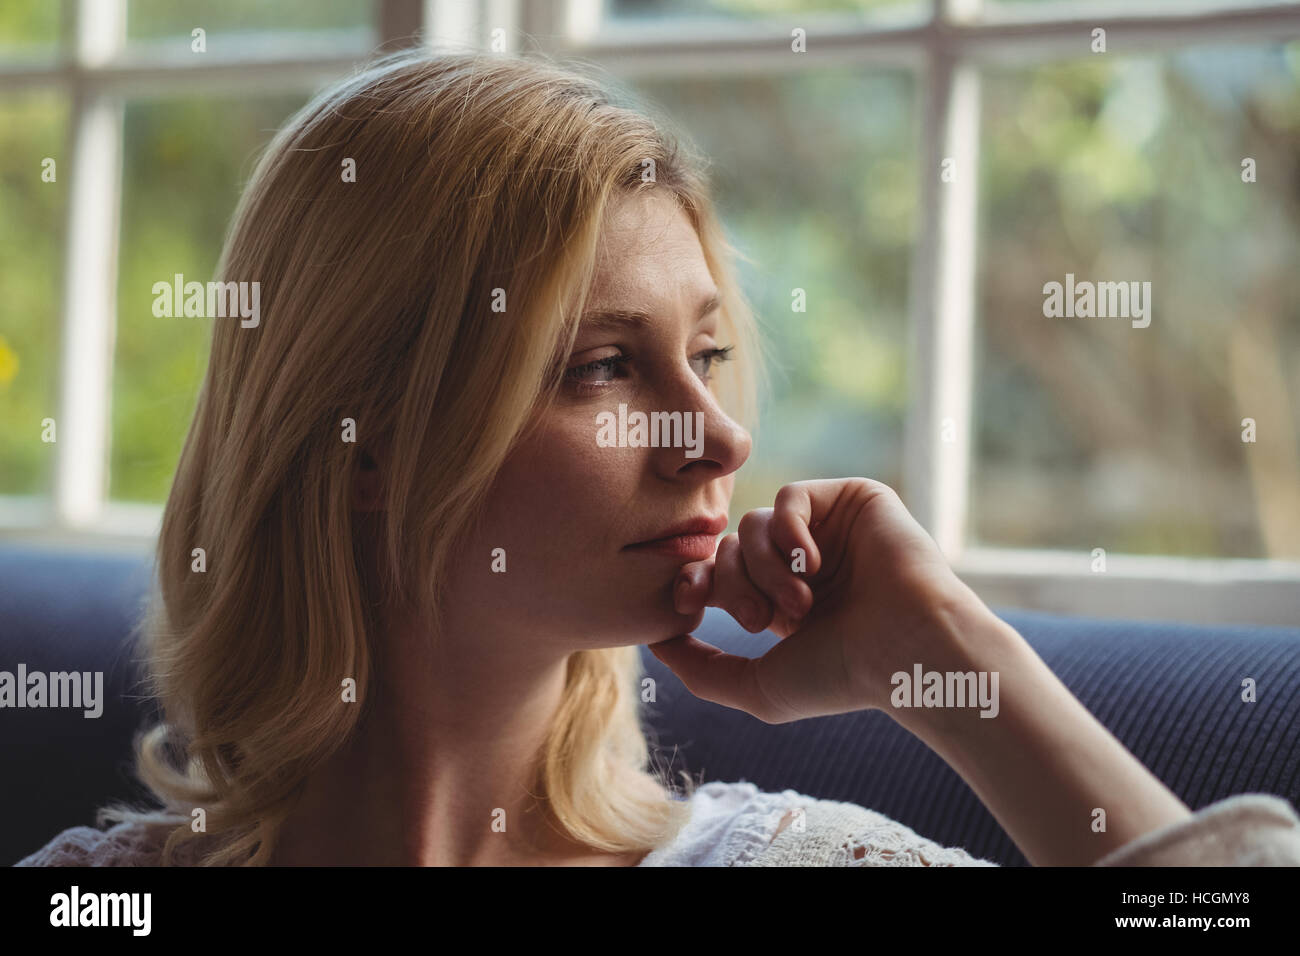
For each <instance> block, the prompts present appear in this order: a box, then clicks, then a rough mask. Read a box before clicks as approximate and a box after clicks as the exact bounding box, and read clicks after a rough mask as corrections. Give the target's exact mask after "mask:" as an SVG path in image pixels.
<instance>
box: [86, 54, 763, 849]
mask: <svg viewBox="0 0 1300 956" xmlns="http://www.w3.org/2000/svg"><path fill="white" fill-rule="evenodd" d="M347 159H353V160H354V161H355V169H356V175H355V182H346V181H344V177H343V176H342V175H341V172H342V170H343V168H344V164H345V160H347ZM645 160H652V161H653V163H652V164H650V163H646V162H644V161H645ZM647 169H652V170H653V176H652V177H649V178H648V177H646V176H645V170H647ZM642 189H655V190H666V191H667V192H668V193H669V194H670V195H671V196H673V197H675V198H676V200H677V201H678V203H679V205H680V208H682V209H683V210H684V211H685V213H686V214H687V216H688V217H689V218H690V221H691V222H692V224H693V225H694V227H695V229H696V232H697V233H698V236H699V238H700V243H701V247H702V248H703V250H704V254H705V258H706V260H707V263H708V265H709V268H710V270H711V272H712V274H713V278H714V280H715V282H716V283H717V286H718V290H719V294H720V298H721V300H722V321H723V332H724V333H725V334H727V335H729V336H730V337H731V338H732V340H733V341H734V342H736V344H737V345H738V346H739V347H738V348H737V349H736V352H737V353H738V354H739V356H740V357H741V361H739V362H734V363H730V364H729V365H728V366H725V367H724V368H722V369H720V370H719V372H718V376H717V381H718V386H717V387H718V389H719V391H718V395H719V400H720V401H722V402H723V404H724V406H726V407H728V409H729V410H730V411H731V412H732V414H733V415H734V416H735V417H737V418H738V419H740V420H741V421H749V420H752V418H753V414H754V395H755V390H756V373H757V372H758V369H759V366H758V363H757V351H756V348H757V341H756V334H755V328H754V321H753V316H752V312H751V310H750V308H749V305H748V304H747V302H746V301H745V299H744V297H743V295H742V294H741V292H740V290H739V287H738V284H737V282H736V279H735V277H734V275H733V273H732V269H731V265H730V263H731V260H732V257H733V256H734V255H736V254H737V253H736V250H735V249H733V248H732V247H731V246H730V245H729V244H728V243H727V242H726V240H725V238H724V236H723V233H722V229H721V226H720V224H719V222H718V220H717V218H716V214H715V212H714V210H713V207H712V205H711V201H710V199H709V196H708V193H707V186H706V179H705V177H704V173H703V165H702V163H701V162H700V161H699V160H698V158H696V157H695V155H694V154H688V153H687V152H686V151H685V149H684V147H683V145H682V143H681V142H680V141H679V140H678V139H677V138H675V137H671V136H670V135H669V134H668V133H666V132H665V131H664V128H663V125H662V124H661V123H659V122H656V121H655V120H654V119H652V118H651V116H650V115H649V114H648V113H647V112H646V109H645V107H644V106H642V107H641V108H640V109H633V108H628V107H626V106H622V105H619V104H618V103H616V102H615V101H614V99H613V94H611V93H610V91H609V90H608V89H606V88H605V87H604V86H602V84H601V83H600V82H598V81H597V80H596V79H593V78H592V77H589V76H586V75H584V74H582V73H581V72H579V71H578V70H577V69H575V68H573V67H562V66H560V65H557V64H556V63H554V62H552V61H550V60H549V59H547V58H545V57H542V56H540V55H530V56H527V57H507V56H501V55H488V54H484V53H476V52H467V53H437V54H434V53H429V52H425V51H420V52H405V53H401V54H396V55H392V56H388V57H385V58H383V59H381V60H378V61H376V62H375V63H374V64H372V65H371V66H370V67H368V68H367V69H365V70H364V71H362V72H360V73H359V74H358V75H356V76H354V77H352V78H351V79H348V80H346V81H344V82H342V83H341V84H339V85H338V86H336V87H335V88H333V89H331V90H328V91H326V92H324V93H322V94H321V95H320V96H318V97H317V98H316V99H315V100H314V101H313V102H312V103H310V104H309V105H307V106H306V107H304V108H303V109H302V110H301V111H300V112H299V113H298V114H297V115H296V116H294V117H293V118H292V119H291V120H290V121H289V123H288V124H287V126H286V127H285V128H284V129H283V130H281V131H280V132H279V133H278V135H277V136H276V137H275V138H274V140H273V141H272V143H271V144H270V146H269V148H268V150H267V152H266V154H265V155H264V156H263V157H262V159H261V161H260V163H259V165H258V167H257V169H256V172H255V173H254V175H253V178H252V181H251V183H250V184H249V186H248V187H247V189H246V191H245V192H244V194H243V197H242V199H241V200H240V203H239V207H238V210H237V212H236V215H235V218H234V221H233V223H232V226H231V229H230V232H229V234H228V236H227V240H226V245H225V248H224V250H223V253H222V257H221V262H220V264H219V266H218V270H217V271H218V275H219V278H220V279H221V281H227V282H229V281H250V282H251V281H257V282H259V283H260V291H261V312H262V319H261V322H260V324H259V325H258V326H257V327H256V328H244V327H242V326H241V324H240V323H239V321H238V320H237V319H236V320H230V319H225V320H223V319H217V320H216V321H215V328H214V330H213V336H212V349H211V358H210V362H209V365H208V369H207V373H206V376H205V378H204V381H203V385H202V389H201V391H200V394H199V398H198V405H197V409H196V411H195V415H194V419H193V422H192V424H191V426H190V430H189V434H188V436H187V438H186V441H185V445H184V450H183V451H182V454H181V458H180V462H179V465H178V467H177V470H176V475H175V479H174V482H173V485H172V488H171V492H170V495H169V497H168V500H167V505H166V510H165V513H164V517H163V523H162V529H161V533H160V536H159V539H158V544H157V555H156V577H157V587H156V591H155V594H154V595H153V599H152V601H151V604H150V607H149V609H148V613H147V615H146V616H145V619H144V621H143V622H142V628H141V632H140V640H141V643H142V646H143V650H144V657H145V661H146V664H147V676H146V681H147V688H148V690H149V692H150V693H151V694H152V695H153V696H154V697H155V698H156V699H157V700H158V702H159V704H160V705H161V708H162V711H161V713H162V720H161V722H160V723H158V724H157V725H155V726H153V727H151V728H149V729H148V730H147V732H143V733H142V734H141V735H140V736H139V737H138V738H137V742H136V751H137V752H136V774H137V776H138V777H139V778H140V780H141V781H142V782H143V783H144V784H145V785H146V786H147V787H148V788H149V789H150V790H151V791H152V792H153V794H154V795H155V796H156V797H157V798H158V799H159V800H160V801H161V802H162V804H163V809H162V810H155V811H150V810H140V809H134V808H131V807H129V806H126V805H123V804H115V805H112V806H110V807H106V808H104V809H103V810H101V811H100V816H99V822H100V825H101V826H102V825H104V824H105V823H106V822H120V821H128V820H129V821H136V822H140V823H146V824H151V825H158V826H162V827H167V828H170V832H169V833H167V837H166V841H165V845H164V852H163V863H164V864H165V865H170V864H172V863H174V862H177V861H178V860H180V859H181V856H178V854H180V852H181V851H182V849H184V850H185V851H186V852H185V853H184V856H185V857H186V858H189V859H192V860H193V862H197V863H199V864H201V865H229V864H246V865H262V864H265V863H266V862H268V860H269V859H270V858H271V855H272V853H273V851H274V847H275V843H276V838H277V834H278V832H279V828H280V826H281V825H282V824H283V822H284V820H285V819H286V817H287V816H288V815H289V813H290V812H291V810H292V809H293V806H294V804H295V802H296V800H297V798H298V797H299V795H300V794H301V792H302V789H303V785H304V783H305V781H306V779H307V778H308V776H309V775H310V774H311V773H312V772H313V771H315V770H316V769H317V768H319V767H321V766H322V764H323V763H324V762H325V761H326V760H328V759H329V758H330V756H331V755H333V754H334V753H335V752H336V751H338V749H339V748H340V747H341V746H342V745H343V744H344V743H345V742H346V741H347V740H348V739H349V736H350V735H351V734H352V733H353V731H354V729H355V728H356V726H357V725H358V723H359V721H360V720H361V718H362V716H363V712H364V707H365V703H366V700H367V695H366V689H367V687H368V682H369V681H370V679H371V668H372V655H373V652H374V648H373V647H372V645H371V643H370V642H371V641H373V640H375V639H376V637H377V629H376V617H375V611H374V608H375V607H376V606H377V605H378V604H379V603H380V602H381V600H384V599H387V600H390V601H399V602H409V604H411V605H412V606H418V607H421V608H427V609H429V613H430V614H431V615H433V619H434V621H435V625H436V620H437V608H438V606H439V604H440V602H441V601H442V600H443V598H444V594H443V593H442V591H441V590H440V587H439V583H440V579H441V574H440V570H441V569H442V568H444V566H445V565H446V562H447V561H448V557H449V553H450V551H451V549H452V548H453V547H454V545H455V542H456V541H457V538H458V536H459V535H460V534H461V533H462V532H463V531H464V530H465V529H466V528H467V527H469V526H470V525H471V523H472V522H473V520H474V518H475V517H476V515H477V514H478V513H479V511H480V509H481V508H482V506H483V503H484V500H483V499H484V495H485V491H486V489H488V488H489V487H490V485H491V483H492V478H493V476H494V475H495V474H496V472H497V470H498V468H499V467H500V466H501V464H502V462H503V460H504V459H505V457H506V455H507V453H508V451H509V450H510V448H511V446H512V444H513V443H514V442H515V441H516V440H517V438H518V437H519V436H520V434H521V433H522V432H523V431H524V430H525V429H526V428H527V427H528V425H529V423H530V421H532V420H534V419H533V416H535V415H536V413H537V411H538V409H540V408H544V407H545V403H546V402H548V401H549V400H551V399H552V398H553V397H554V395H555V389H556V387H557V386H558V381H559V379H558V375H557V369H556V365H557V359H558V361H559V362H560V363H561V366H560V367H561V368H562V363H563V360H564V359H565V358H566V357H567V355H568V349H569V348H571V346H572V343H573V341H574V337H575V335H576V332H577V317H578V315H579V314H580V312H581V309H582V307H583V303H584V301H585V297H586V293H587V289H588V287H589V285H590V283H591V279H592V277H593V275H594V264H595V258H596V251H597V243H598V240H599V234H600V228H601V221H602V218H603V216H604V213H605V210H606V207H607V205H608V203H609V202H610V201H611V198H613V197H615V196H616V194H619V193H622V192H626V191H632V190H642ZM497 288H503V289H507V290H508V302H509V305H510V310H511V313H510V314H511V319H510V321H509V322H505V321H501V316H500V315H494V314H493V312H492V311H491V308H490V305H491V300H492V296H493V290H494V289H497ZM461 356H473V357H474V358H473V360H472V362H471V361H465V360H464V359H462V358H461ZM484 365H487V366H490V367H491V368H493V369H494V372H495V373H496V374H492V375H481V374H475V372H476V370H479V369H480V368H481V367H482V366H484ZM345 418H350V419H353V420H354V422H355V427H356V432H357V434H358V435H359V436H364V437H363V440H361V441H359V442H358V443H352V442H346V441H341V440H340V434H341V431H340V430H341V422H342V421H343V419H345ZM372 439H374V440H381V441H383V442H385V443H386V445H387V447H389V448H390V449H392V450H393V454H392V456H391V461H390V462H388V470H387V472H386V474H385V496H386V500H385V507H386V511H385V512H383V513H382V514H379V515H365V514H360V515H359V514H354V512H353V511H352V506H351V491H352V486H353V480H354V475H355V472H356V470H357V468H358V466H359V464H360V461H361V459H360V457H359V456H360V455H361V454H362V449H364V448H367V447H373V446H371V445H370V444H369V443H370V441H371V440H372ZM367 520H373V521H375V522H377V523H378V524H379V525H382V528H381V529H380V530H382V531H383V532H384V534H383V536H382V539H381V540H382V541H383V543H384V545H385V547H383V548H381V549H380V551H381V552H382V553H381V554H380V556H379V558H378V567H377V568H376V569H375V573H374V574H373V575H372V574H371V573H370V572H369V571H368V570H367V569H366V568H364V567H363V566H362V565H363V564H364V562H362V561H361V560H360V551H359V549H358V544H357V542H358V540H360V539H359V537H358V536H357V535H356V534H355V533H354V532H355V531H356V530H357V529H358V527H359V526H360V525H362V524H363V523H364V522H366V521H367ZM196 548H202V549H204V551H205V553H206V561H207V566H206V570H205V573H194V570H193V569H192V567H191V562H192V561H193V560H194V554H193V549H196ZM381 590H382V593H381ZM344 677H353V678H355V680H356V687H357V697H358V701H359V702H360V704H359V705H356V704H346V703H341V700H340V697H341V695H340V681H341V680H342V678H344ZM640 677H641V665H640V657H639V651H638V648H637V647H635V646H625V647H616V648H610V649H598V650H581V651H577V652H575V653H573V654H572V655H571V657H570V659H569V663H568V670H567V686H566V693H565V695H564V699H563V703H562V705H561V707H560V709H559V711H558V712H557V714H556V716H555V720H554V723H553V726H552V727H551V728H550V732H549V737H548V739H547V742H546V744H545V746H544V747H543V749H542V751H541V752H540V753H539V756H538V770H537V781H538V790H539V791H540V797H539V799H541V798H544V804H545V806H546V808H547V810H548V812H549V814H550V816H551V819H552V820H553V821H554V822H555V824H556V825H558V826H559V827H560V828H561V829H562V832H564V833H566V834H567V835H568V836H570V837H571V838H573V839H575V840H578V841H581V842H582V843H584V844H586V845H589V846H590V847H592V848H593V849H599V850H604V851H609V852H630V851H633V850H649V849H651V848H653V847H655V846H658V845H661V844H662V843H663V842H664V841H665V840H667V839H669V838H671V836H672V835H673V834H675V833H676V832H677V830H678V828H679V827H680V825H681V824H682V822H683V821H684V819H685V815H686V804H685V803H684V802H683V801H681V800H679V799H673V795H674V791H673V788H672V786H671V784H670V783H669V782H668V780H667V779H666V777H667V775H666V774H663V773H660V774H658V775H656V774H653V773H651V772H650V771H648V770H647V763H648V760H649V751H648V748H647V744H646V738H645V731H644V728H643V727H642V723H641V716H642V715H641V712H640V710H639V707H640V704H639V695H638V683H639V680H640ZM687 786H688V790H689V786H690V782H689V781H688V784H687ZM200 807H201V808H203V811H204V814H205V817H206V834H207V837H208V839H205V840H200V839H199V838H200V837H201V836H202V834H199V833H195V832H193V831H192V829H191V827H190V826H187V825H185V824H188V823H190V820H191V816H192V814H193V813H194V811H195V809H196V808H200Z"/></svg>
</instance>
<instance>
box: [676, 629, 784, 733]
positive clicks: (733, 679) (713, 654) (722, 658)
mask: <svg viewBox="0 0 1300 956" xmlns="http://www.w3.org/2000/svg"><path fill="white" fill-rule="evenodd" d="M650 653H651V654H653V655H654V656H655V657H657V658H658V659H659V660H660V661H662V662H663V664H664V666H665V667H667V668H668V669H669V670H670V671H672V672H673V673H674V674H675V675H676V676H677V678H678V679H679V680H680V681H681V682H682V683H683V684H685V685H686V689H687V690H689V691H690V692H691V693H692V694H694V695H695V696H696V697H699V698H700V699H701V700H707V701H711V702H712V703H715V704H721V705H722V706H724V707H733V708H735V709H736V710H743V711H745V713H747V714H751V715H753V716H754V717H757V718H758V719H759V720H761V721H763V722H764V723H775V722H776V721H773V720H768V717H767V716H765V715H767V714H768V713H769V710H770V708H769V707H768V703H767V699H766V697H765V695H764V694H763V693H762V691H761V689H760V687H759V683H758V661H759V659H756V658H749V657H740V656H739V655H736V654H728V653H727V652H726V651H724V650H721V649H719V648H717V647H714V646H713V645H712V644H705V643H704V642H703V641H698V640H696V639H695V638H694V637H692V636H691V635H689V634H682V635H679V636H678V637H674V638H672V639H670V640H667V641H660V642H659V643H658V644H651V645H650Z"/></svg>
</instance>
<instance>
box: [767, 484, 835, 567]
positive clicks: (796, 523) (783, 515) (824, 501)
mask: <svg viewBox="0 0 1300 956" xmlns="http://www.w3.org/2000/svg"><path fill="white" fill-rule="evenodd" d="M844 487H845V482H844V479H842V478H826V479H813V480H811V481H796V482H793V483H792V484H788V485H785V486H783V487H782V488H781V490H780V491H778V492H777V494H776V501H775V502H774V503H773V508H772V531H771V534H772V541H773V543H774V545H775V546H776V548H777V549H778V550H780V552H781V554H782V557H783V558H784V560H785V561H786V563H787V564H788V565H789V566H790V567H791V570H792V571H793V572H794V573H796V574H799V573H804V572H802V571H800V570H799V568H801V567H803V566H804V565H806V566H807V567H806V573H807V574H809V575H812V574H816V573H817V572H818V571H820V570H821V566H822V554H821V549H820V548H818V547H817V542H816V541H815V540H814V539H813V529H815V528H816V527H817V525H818V524H820V523H821V522H822V521H823V520H825V518H826V516H827V515H829V514H830V512H831V510H832V509H833V508H834V507H835V503H836V501H838V500H839V496H840V493H841V492H842V491H843V490H844Z"/></svg>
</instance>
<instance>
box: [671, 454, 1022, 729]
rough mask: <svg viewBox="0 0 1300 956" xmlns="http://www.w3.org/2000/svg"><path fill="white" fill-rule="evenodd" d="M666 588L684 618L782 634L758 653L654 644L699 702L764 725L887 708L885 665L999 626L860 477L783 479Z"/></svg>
mask: <svg viewBox="0 0 1300 956" xmlns="http://www.w3.org/2000/svg"><path fill="white" fill-rule="evenodd" d="M674 596H675V603H676V609H677V611H678V612H679V613H681V614H695V613H699V612H701V611H703V609H704V607H705V606H712V607H721V608H723V609H724V610H726V611H727V612H728V613H729V614H731V616H732V617H734V618H735V619H736V620H737V621H738V622H740V624H741V626H742V627H744V628H745V629H746V630H747V631H750V632H753V633H758V632H759V631H762V630H765V629H770V630H772V631H773V632H774V633H775V634H777V635H778V636H779V637H781V638H783V640H782V641H781V643H779V644H777V645H776V646H775V647H773V648H772V649H771V650H770V651H768V653H767V654H765V655H764V656H763V657H761V658H757V659H749V658H744V657H738V656H736V655H733V654H726V653H723V652H722V651H720V650H718V649H717V648H715V647H711V646H710V645H707V644H704V643H702V642H700V641H698V640H696V639H695V638H694V637H691V636H690V635H682V636H679V637H676V638H673V639H672V640H668V641H664V642H662V643H659V644H655V645H653V646H652V647H651V651H652V652H653V653H654V655H655V656H656V657H657V658H659V660H661V661H663V663H664V664H665V665H666V666H667V667H668V668H669V669H670V670H672V671H673V673H675V674H676V675H677V676H678V677H679V678H681V680H682V683H684V684H685V685H686V687H687V688H688V689H689V690H690V691H691V692H692V693H694V694H695V695H696V696H698V697H702V698H704V699H705V700H711V701H714V702H716V703H720V704H724V705H726V706H729V707H736V708H739V709H740V710H744V711H746V712H748V713H750V714H752V715H753V716H755V717H757V718H759V719H760V720H763V721H765V722H766V723H771V724H776V723H785V722H787V721H792V720H801V719H803V718H807V717H818V716H822V715H826V714H839V713H845V712H847V711H853V710H863V709H867V708H877V707H879V708H884V707H887V706H888V703H889V693H890V690H891V685H890V676H891V675H892V674H893V673H895V672H897V671H899V670H903V671H906V672H908V673H909V674H910V673H911V670H912V666H913V664H914V663H918V662H920V663H924V664H929V663H930V662H931V661H932V660H934V659H935V658H936V656H942V655H945V654H946V649H947V647H948V646H949V645H950V644H951V642H952V641H953V640H954V639H955V638H956V637H957V635H958V632H959V631H969V630H970V629H971V628H973V627H974V626H975V625H979V626H984V625H986V624H988V623H989V622H991V621H996V618H995V617H994V615H993V614H992V612H991V611H989V610H988V608H987V607H985V606H984V604H983V603H982V602H981V601H980V600H979V598H978V597H977V596H976V595H975V594H974V592H972V591H971V590H970V589H969V588H968V587H966V585H965V584H963V583H962V582H961V581H960V579H958V578H957V576H956V575H955V574H954V573H953V571H952V569H951V568H949V566H948V563H947V561H946V560H944V557H943V554H942V552H940V550H939V548H938V546H937V545H936V544H935V543H934V541H933V540H932V539H931V538H930V536H929V535H928V534H926V532H925V530H924V529H923V528H922V527H921V526H920V525H919V524H917V522H916V520H915V519H914V518H913V517H912V516H911V515H910V514H909V513H908V511H907V509H906V508H905V507H903V503H902V501H900V500H899V498H898V495H897V494H895V493H894V491H893V489H891V488H889V487H888V486H887V485H884V484H881V483H880V482H878V481H872V480H870V479H867V478H839V479H826V480H817V481H800V482H796V483H794V484H790V485H786V486H785V487H784V488H782V489H781V491H780V492H779V493H778V494H777V496H776V502H775V504H774V507H772V508H760V509H758V510H755V511H751V512H749V513H748V514H746V515H745V516H744V518H742V519H741V522H740V526H739V530H738V533H736V534H729V535H727V536H726V537H725V538H723V539H722V541H721V542H719V544H718V550H717V553H716V555H715V556H714V557H713V558H711V559H709V560H707V561H697V562H694V563H692V564H688V565H686V566H684V567H683V568H682V570H681V573H680V574H679V575H678V579H677V581H676V582H675V584H674ZM927 669H928V668H927Z"/></svg>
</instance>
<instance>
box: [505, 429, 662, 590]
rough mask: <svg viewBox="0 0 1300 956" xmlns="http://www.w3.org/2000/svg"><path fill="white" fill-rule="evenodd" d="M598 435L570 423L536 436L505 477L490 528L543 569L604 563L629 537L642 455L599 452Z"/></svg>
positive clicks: (513, 460)
mask: <svg viewBox="0 0 1300 956" xmlns="http://www.w3.org/2000/svg"><path fill="white" fill-rule="evenodd" d="M595 434H596V432H595V424H594V423H593V424H592V427H591V428H589V429H583V428H582V427H581V424H580V423H578V424H575V423H574V422H571V421H570V422H565V423H563V424H555V425H551V426H549V427H546V428H542V429H539V430H537V431H535V432H533V433H532V435H531V436H530V437H529V439H528V441H527V442H526V443H525V444H523V445H520V446H519V447H518V448H516V449H515V451H514V452H512V454H511V456H510V458H509V459H508V460H507V461H506V463H505V465H504V466H503V467H502V469H501V471H500V473H499V474H498V476H497V480H496V482H495V483H494V485H493V488H492V491H491V494H490V498H489V501H488V517H487V520H486V521H485V522H484V528H485V529H488V530H490V531H491V532H492V533H494V534H497V535H499V536H502V537H504V538H507V539H509V540H511V541H512V542H513V543H514V545H515V547H516V548H517V549H519V550H521V551H522V552H526V553H528V554H530V555H531V556H533V557H534V558H536V559H538V560H539V561H540V560H552V561H555V560H558V559H560V558H567V560H566V561H565V562H564V563H565V564H568V565H570V566H572V565H573V564H580V563H582V560H583V557H582V556H583V554H584V553H585V554H590V555H592V556H601V555H603V554H604V552H605V551H607V550H608V548H609V547H611V546H612V542H614V541H615V540H617V539H618V538H619V535H620V534H621V533H622V531H623V529H622V527H621V523H622V520H623V516H622V514H621V512H622V508H621V505H620V502H622V501H624V500H626V499H627V498H628V497H629V496H631V494H632V490H633V489H634V487H635V482H636V477H635V472H634V469H635V468H636V467H637V462H636V461H635V458H634V456H635V452H636V450H635V449H631V450H627V449H609V448H600V447H598V446H597V445H596V441H595ZM629 451H631V452H632V454H628V452H629ZM611 452H612V453H613V454H611Z"/></svg>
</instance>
